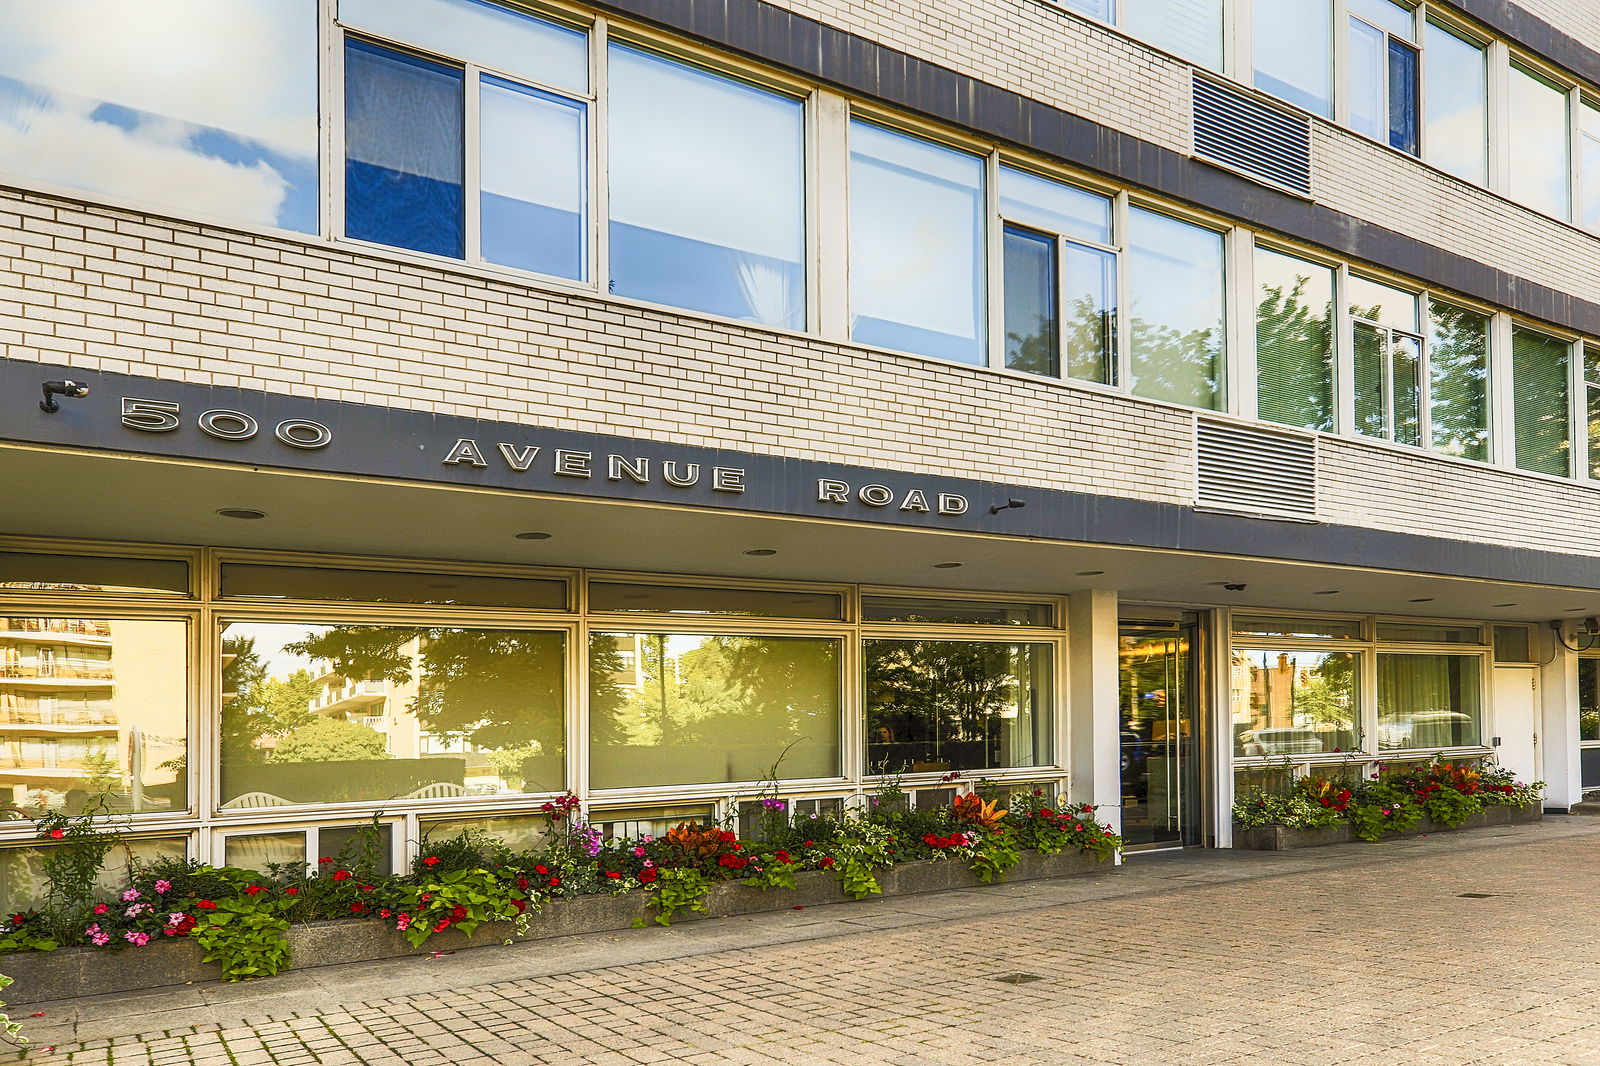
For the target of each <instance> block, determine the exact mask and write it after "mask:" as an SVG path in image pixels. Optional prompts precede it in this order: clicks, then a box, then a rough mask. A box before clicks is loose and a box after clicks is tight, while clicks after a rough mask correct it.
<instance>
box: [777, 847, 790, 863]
mask: <svg viewBox="0 0 1600 1066" xmlns="http://www.w3.org/2000/svg"><path fill="white" fill-rule="evenodd" d="M773 858H774V859H777V860H778V861H779V862H793V861H794V860H793V859H791V858H789V853H788V852H787V851H784V850H783V849H782V848H779V849H778V853H777V854H776V855H774V856H773Z"/></svg>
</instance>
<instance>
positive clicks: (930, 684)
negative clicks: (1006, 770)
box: [862, 640, 1054, 773]
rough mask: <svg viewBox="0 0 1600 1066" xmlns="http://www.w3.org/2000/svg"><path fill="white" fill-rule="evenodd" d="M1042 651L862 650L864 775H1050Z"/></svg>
mask: <svg viewBox="0 0 1600 1066" xmlns="http://www.w3.org/2000/svg"><path fill="white" fill-rule="evenodd" d="M1050 651H1051V649H1050V647H1049V646H1048V645H1042V644H1007V643H998V642H990V641H967V640H866V641H863V642H862V659H863V662H864V667H863V669H864V673H865V680H866V712H867V770H868V771H869V772H873V773H897V772H901V771H905V772H910V773H925V772H933V771H947V770H987V769H995V768H999V767H1005V766H1045V765H1049V764H1050V763H1052V762H1053V761H1054V760H1053V758H1052V757H1051V747H1050V745H1051V735H1050V706H1051V691H1050V670H1051V655H1050Z"/></svg>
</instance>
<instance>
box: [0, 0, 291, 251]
mask: <svg viewBox="0 0 1600 1066" xmlns="http://www.w3.org/2000/svg"><path fill="white" fill-rule="evenodd" d="M0 70H3V71H5V76H4V77H0V160H3V161H4V163H3V167H4V170H5V172H6V173H8V174H11V175H14V176H16V177H19V178H22V179H25V180H28V181H37V182H45V183H48V184H51V185H62V186H67V187H69V188H74V189H83V190H85V191H87V192H90V193H93V194H101V195H106V196H113V197H118V198H123V199H127V200H131V201H136V202H138V203H142V204H147V205H149V206H151V207H153V208H156V209H158V210H168V211H173V212H177V213H179V214H182V215H185V216H189V215H198V216H203V217H209V218H216V219H220V220H223V221H226V222H233V223H243V224H247V225H254V226H274V227H279V228H282V229H289V230H295V231H298V232H301V233H315V232H317V230H318V204H317V197H318V180H317V4H316V2H315V0H208V2H207V3H204V4H200V5H195V4H186V3H171V2H167V3H143V4H129V3H126V2H124V0H75V2H73V3H44V4H28V3H22V4H18V3H12V4H6V5H4V11H3V13H0Z"/></svg>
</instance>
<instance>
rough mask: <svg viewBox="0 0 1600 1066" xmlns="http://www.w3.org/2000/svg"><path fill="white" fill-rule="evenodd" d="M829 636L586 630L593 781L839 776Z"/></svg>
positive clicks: (604, 784) (834, 647)
mask: <svg viewBox="0 0 1600 1066" xmlns="http://www.w3.org/2000/svg"><path fill="white" fill-rule="evenodd" d="M839 669H840V667H839V642H838V641H837V640H829V639H817V638H802V637H758V636H718V635H709V634H691V633H596V634H594V635H593V636H592V637H591V638H590V641H589V775H590V784H591V785H592V786H593V787H595V788H637V787H641V786H648V785H687V784H714V783H722V782H732V781H763V780H768V779H775V778H781V779H795V778H814V777H838V776H839V775H840V772H841V767H840V764H839V741H840V675H839Z"/></svg>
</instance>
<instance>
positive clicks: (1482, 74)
mask: <svg viewBox="0 0 1600 1066" xmlns="http://www.w3.org/2000/svg"><path fill="white" fill-rule="evenodd" d="M1426 33H1427V40H1426V49H1425V51H1424V52H1423V65H1424V68H1425V70H1426V72H1427V79H1428V115H1427V123H1428V162H1430V163H1432V164H1433V165H1434V166H1436V167H1439V168H1440V169H1441V170H1446V171H1449V172H1450V173H1451V174H1454V175H1455V176H1456V177H1458V178H1465V179H1466V180H1467V181H1475V182H1477V183H1479V184H1480V185H1481V184H1483V183H1484V182H1485V181H1486V180H1487V179H1488V156H1489V102H1488V99H1489V82H1488V73H1487V68H1486V65H1485V63H1484V53H1483V48H1482V47H1481V46H1480V45H1477V44H1474V43H1473V42H1471V41H1467V40H1464V39H1463V38H1461V37H1458V36H1457V35H1456V34H1454V33H1452V32H1450V31H1449V30H1447V29H1445V28H1444V27H1442V26H1436V25H1434V24H1433V23H1431V22H1430V23H1428V26H1427V30H1426Z"/></svg>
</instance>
